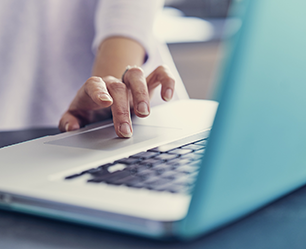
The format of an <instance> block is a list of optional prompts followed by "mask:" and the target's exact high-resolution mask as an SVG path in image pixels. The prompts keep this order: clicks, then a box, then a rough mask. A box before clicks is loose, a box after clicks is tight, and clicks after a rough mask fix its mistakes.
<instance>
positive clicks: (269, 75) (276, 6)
mask: <svg viewBox="0 0 306 249" xmlns="http://www.w3.org/2000/svg"><path fill="white" fill-rule="evenodd" d="M305 9H306V1H305V0H291V1H279V0H240V1H237V3H235V5H234V6H233V10H234V11H236V10H239V11H240V12H241V11H242V10H243V11H242V12H243V14H242V16H241V20H242V26H241V28H240V30H239V32H238V33H237V34H236V35H235V37H234V38H233V41H232V42H231V45H230V47H231V49H230V50H231V51H230V53H229V58H228V60H227V63H226V66H225V68H224V70H223V73H222V80H221V83H220V105H219V109H218V111H217V115H216V118H215V122H214V125H213V128H212V132H211V135H210V139H209V142H208V147H207V150H206V153H205V156H204V159H203V162H202V167H201V170H200V172H199V177H198V180H197V183H196V186H195V189H194V193H193V197H192V201H191V204H190V208H189V211H188V215H187V216H186V218H185V219H184V220H183V221H182V222H181V223H180V224H179V225H178V227H177V229H178V233H179V234H180V236H182V237H185V238H191V237H195V236H198V235H200V234H203V233H205V232H208V231H211V230H213V229H215V228H217V227H219V226H221V225H224V224H226V223H228V222H231V221H233V220H235V219H237V218H239V217H241V216H243V215H246V214H248V213H250V212H251V211H253V210H255V209H258V208H260V207H262V206H263V205H265V204H267V203H268V202H271V201H273V200H275V199H276V198H278V197H280V196H282V195H284V194H286V193H288V192H289V191H292V190H294V189H296V188H298V187H299V186H301V185H303V184H305V183H306V113H305V107H306V25H305V23H306V15H305Z"/></svg>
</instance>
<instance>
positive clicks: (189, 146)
mask: <svg viewBox="0 0 306 249" xmlns="http://www.w3.org/2000/svg"><path fill="white" fill-rule="evenodd" d="M207 137H208V132H203V133H201V134H198V135H195V136H193V139H192V140H193V141H192V142H190V139H189V142H187V143H186V139H183V140H185V141H177V142H173V143H170V144H167V145H163V146H160V147H156V148H152V149H150V150H147V151H144V152H140V153H137V154H134V155H131V156H130V157H127V158H122V159H119V160H116V161H115V162H113V163H107V164H104V165H101V166H99V167H96V168H92V169H89V170H85V171H82V172H80V173H77V174H73V175H69V176H67V177H65V180H72V179H76V178H78V177H80V176H84V175H85V174H87V175H88V176H89V179H88V180H87V182H88V183H94V184H99V183H106V184H110V185H125V186H128V187H132V188H146V189H150V190H155V191H167V192H172V193H183V194H189V193H190V192H191V191H192V188H193V185H194V182H195V179H196V176H197V174H198V170H199V165H200V161H201V158H202V156H203V153H204V151H205V147H206V143H207ZM195 138H196V140H194V139H195ZM180 142H181V144H180ZM178 144H180V145H178Z"/></svg>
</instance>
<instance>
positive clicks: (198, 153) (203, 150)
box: [194, 149, 205, 155]
mask: <svg viewBox="0 0 306 249" xmlns="http://www.w3.org/2000/svg"><path fill="white" fill-rule="evenodd" d="M204 152H205V149H202V150H197V151H195V152H194V154H196V155H203V154H204Z"/></svg>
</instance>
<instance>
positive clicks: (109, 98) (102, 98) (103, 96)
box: [99, 93, 113, 101]
mask: <svg viewBox="0 0 306 249" xmlns="http://www.w3.org/2000/svg"><path fill="white" fill-rule="evenodd" d="M99 98H100V99H101V100H102V101H113V99H112V97H111V96H109V95H108V94H105V93H104V94H101V95H99Z"/></svg>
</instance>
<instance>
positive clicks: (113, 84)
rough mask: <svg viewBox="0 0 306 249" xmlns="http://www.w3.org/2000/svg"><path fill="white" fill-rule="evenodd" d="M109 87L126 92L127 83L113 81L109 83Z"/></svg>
mask: <svg viewBox="0 0 306 249" xmlns="http://www.w3.org/2000/svg"><path fill="white" fill-rule="evenodd" d="M108 89H109V90H110V91H114V92H125V91H126V89H127V88H126V85H125V84H124V83H122V82H120V81H118V80H116V81H112V82H110V83H109V84H108Z"/></svg>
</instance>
